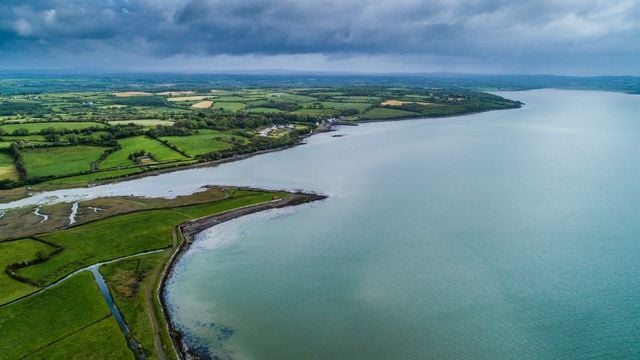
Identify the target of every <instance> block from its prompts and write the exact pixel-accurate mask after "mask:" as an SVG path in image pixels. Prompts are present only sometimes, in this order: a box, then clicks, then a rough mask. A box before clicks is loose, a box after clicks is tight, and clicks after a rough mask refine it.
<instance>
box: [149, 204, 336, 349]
mask: <svg viewBox="0 0 640 360" xmlns="http://www.w3.org/2000/svg"><path fill="white" fill-rule="evenodd" d="M326 198H327V196H326V195H322V194H315V193H306V192H295V193H292V194H291V195H290V196H289V197H287V198H284V199H277V200H273V201H270V202H268V203H262V204H257V205H249V206H245V207H240V208H237V209H233V210H229V211H225V212H222V213H218V214H215V215H209V216H204V217H202V218H199V219H195V220H192V221H189V222H186V223H184V224H182V225H180V226H179V227H178V229H179V233H180V235H181V236H182V241H181V242H180V245H179V246H178V249H177V250H176V251H175V252H174V253H173V255H172V256H171V258H170V259H169V262H168V263H167V264H166V267H165V269H164V272H163V274H162V279H161V280H160V286H159V287H158V293H157V296H158V300H159V302H160V304H161V308H162V313H163V315H164V318H165V323H166V325H167V327H168V330H169V331H168V333H169V334H170V336H171V341H172V343H173V344H172V345H173V347H174V348H175V349H176V352H177V355H178V357H179V358H181V359H194V358H195V359H197V358H198V357H197V356H196V354H194V353H193V352H192V351H191V350H190V349H189V346H188V344H186V343H185V342H184V341H183V334H182V333H181V332H180V331H179V330H178V329H177V328H176V327H175V326H174V325H173V322H172V320H171V314H170V313H169V310H168V308H167V306H166V301H165V287H166V285H167V279H168V278H169V276H170V275H171V272H172V271H173V269H174V268H175V266H176V264H177V262H178V260H179V259H180V256H181V255H182V254H184V253H185V251H186V250H187V249H189V247H190V246H191V244H192V243H193V241H194V238H195V235H196V234H198V233H200V232H202V231H204V230H206V229H208V228H211V227H213V226H216V225H218V224H221V223H223V222H226V221H229V220H233V219H236V218H239V217H241V216H245V215H249V214H253V213H257V212H261V211H266V210H271V209H280V208H284V207H289V206H296V205H301V204H305V203H310V202H314V201H319V200H324V199H326Z"/></svg>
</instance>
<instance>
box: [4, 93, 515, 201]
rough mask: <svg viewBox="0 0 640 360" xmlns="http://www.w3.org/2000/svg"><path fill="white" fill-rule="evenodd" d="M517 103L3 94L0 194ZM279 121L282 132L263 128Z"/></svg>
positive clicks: (442, 97) (449, 96) (449, 97)
mask: <svg viewBox="0 0 640 360" xmlns="http://www.w3.org/2000/svg"><path fill="white" fill-rule="evenodd" d="M47 89H49V88H47ZM518 106H520V104H519V103H517V102H513V101H510V100H506V99H503V98H500V97H498V96H495V95H490V94H486V93H480V92H474V91H468V90H447V89H425V88H402V87H395V88H387V87H374V86H358V87H333V88H330V87H327V88H226V89H210V88H209V89H203V88H197V87H194V88H191V89H189V88H186V89H185V88H176V89H162V91H157V90H155V89H153V88H148V89H147V88H144V89H143V88H136V90H131V89H122V91H115V92H114V91H74V92H51V93H49V92H38V93H33V94H17V95H10V96H9V95H7V96H0V109H1V110H0V198H2V197H3V195H2V189H12V188H16V187H23V186H29V185H31V186H33V185H37V186H38V188H39V189H40V190H46V189H55V188H59V187H66V186H70V185H74V186H81V185H87V184H91V183H94V182H99V181H110V180H115V179H118V178H121V177H126V176H131V175H134V174H136V175H137V174H140V173H144V172H149V171H157V170H159V169H162V168H165V169H166V168H168V167H171V168H173V167H180V166H189V165H193V164H196V163H207V162H211V161H216V160H220V159H224V158H229V157H233V156H236V155H244V154H250V153H254V152H257V151H261V150H268V149H274V148H280V147H285V146H289V145H292V144H295V143H297V142H299V141H300V139H301V138H302V137H303V136H304V135H306V134H308V133H309V131H310V130H314V129H316V128H318V129H323V130H326V129H327V128H328V126H327V124H329V126H330V123H328V122H327V121H336V120H340V121H343V122H358V121H363V120H365V121H371V120H390V119H400V118H411V117H440V116H450V115H456V114H464V113H470V112H477V111H485V110H493V109H504V108H513V107H518ZM323 123H325V124H324V125H323ZM272 126H279V127H281V129H282V131H278V132H277V135H278V136H275V134H276V132H273V134H272V136H263V135H265V134H268V133H270V131H264V130H265V129H269V128H271V127H272Z"/></svg>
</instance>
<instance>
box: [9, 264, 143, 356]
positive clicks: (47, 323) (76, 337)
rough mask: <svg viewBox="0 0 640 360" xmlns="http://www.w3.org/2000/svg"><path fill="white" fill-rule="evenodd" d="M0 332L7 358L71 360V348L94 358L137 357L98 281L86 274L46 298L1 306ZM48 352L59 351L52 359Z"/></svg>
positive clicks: (75, 277)
mask: <svg viewBox="0 0 640 360" xmlns="http://www.w3.org/2000/svg"><path fill="white" fill-rule="evenodd" d="M71 310H72V311H71ZM103 321H104V322H105V323H102V322H103ZM101 323H102V324H101ZM109 323H110V325H109ZM98 324H100V325H98ZM96 325H97V326H98V328H94V326H96ZM113 325H115V327H114V326H113ZM0 329H2V336H0V351H2V355H1V356H2V358H3V359H20V358H25V357H28V356H31V358H34V359H38V358H47V359H50V358H55V357H57V358H65V357H64V356H65V353H66V358H69V356H75V355H76V353H74V352H69V351H70V349H76V350H77V351H82V352H84V353H85V354H89V355H90V356H91V357H90V358H94V359H107V358H109V359H122V358H131V357H132V355H133V353H132V352H130V351H129V349H128V348H127V345H126V342H125V339H124V336H123V335H122V333H120V330H119V329H118V327H117V324H115V320H114V319H113V317H112V316H111V313H110V311H109V308H108V307H107V304H106V302H105V300H104V298H103V297H102V294H100V291H99V290H98V287H97V285H96V283H95V282H94V279H93V276H92V275H91V273H89V272H86V271H85V272H82V273H80V274H77V275H75V276H73V277H72V278H70V279H68V280H67V281H65V282H63V283H62V284H60V285H58V286H55V287H52V288H51V289H48V290H46V291H44V292H43V293H41V294H38V295H36V296H33V297H30V298H28V299H25V300H23V301H20V302H17V303H13V304H10V305H6V306H4V307H0ZM9 330H10V331H9ZM97 330H100V331H97ZM61 342H63V343H62V344H60V343H61ZM88 344H96V345H97V346H92V347H90V346H88ZM61 345H64V346H61ZM83 348H84V349H83ZM48 349H51V350H53V351H51V354H52V356H51V357H50V356H49V355H48V354H49V350H48ZM54 355H55V357H54ZM76 358H78V359H84V358H85V357H81V356H80V357H76Z"/></svg>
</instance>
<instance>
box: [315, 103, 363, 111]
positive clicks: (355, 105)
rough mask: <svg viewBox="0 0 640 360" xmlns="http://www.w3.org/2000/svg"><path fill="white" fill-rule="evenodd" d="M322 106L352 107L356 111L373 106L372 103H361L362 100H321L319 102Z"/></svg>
mask: <svg viewBox="0 0 640 360" xmlns="http://www.w3.org/2000/svg"><path fill="white" fill-rule="evenodd" d="M321 104H322V106H323V107H326V108H331V109H338V110H344V109H354V110H358V111H365V110H367V109H368V108H370V107H372V106H375V104H372V103H363V102H336V101H323V102H321Z"/></svg>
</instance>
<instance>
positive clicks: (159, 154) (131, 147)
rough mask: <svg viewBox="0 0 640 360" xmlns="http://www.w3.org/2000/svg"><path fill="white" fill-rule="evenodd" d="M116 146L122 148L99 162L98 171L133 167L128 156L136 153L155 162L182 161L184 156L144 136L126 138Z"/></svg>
mask: <svg viewBox="0 0 640 360" xmlns="http://www.w3.org/2000/svg"><path fill="white" fill-rule="evenodd" d="M118 144H120V146H122V148H121V149H120V150H117V151H115V152H114V153H112V154H109V156H107V158H106V159H105V160H103V161H102V162H100V164H99V167H100V169H109V168H114V167H118V166H129V165H135V163H134V162H133V161H132V160H130V159H129V155H130V154H133V153H135V152H137V151H142V150H144V151H146V152H147V153H150V154H152V155H153V158H154V159H156V160H157V161H173V160H184V159H186V158H185V157H184V155H182V154H180V153H179V152H176V151H175V150H173V149H171V148H169V147H168V146H166V145H164V144H162V143H161V142H159V141H157V140H154V139H152V138H149V137H146V136H136V137H132V138H126V139H122V140H118Z"/></svg>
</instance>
